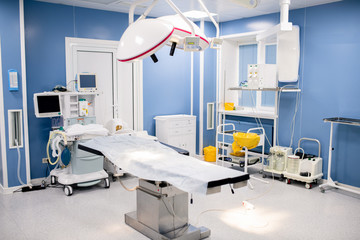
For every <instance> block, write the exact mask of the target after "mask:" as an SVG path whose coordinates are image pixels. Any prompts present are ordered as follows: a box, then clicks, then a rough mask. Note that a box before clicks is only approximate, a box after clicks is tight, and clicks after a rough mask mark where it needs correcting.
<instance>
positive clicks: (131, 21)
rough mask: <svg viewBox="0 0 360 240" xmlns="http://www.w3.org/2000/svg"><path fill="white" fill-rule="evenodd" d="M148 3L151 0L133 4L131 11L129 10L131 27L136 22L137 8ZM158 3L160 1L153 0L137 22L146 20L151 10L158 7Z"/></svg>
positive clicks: (141, 0)
mask: <svg viewBox="0 0 360 240" xmlns="http://www.w3.org/2000/svg"><path fill="white" fill-rule="evenodd" d="M147 1H149V0H138V1H136V2H134V3H133V4H131V6H130V9H129V25H131V24H132V23H133V22H134V12H135V8H136V6H137V5H139V4H141V3H144V2H147ZM157 2H158V0H153V2H152V4H151V5H150V6H149V7H148V8H147V9H146V10H145V12H144V13H143V14H142V15H141V16H140V17H139V18H138V19H137V20H140V19H144V18H146V16H147V15H148V14H149V12H150V11H151V9H152V8H153V7H154V6H155V5H156V3H157ZM137 20H136V21H137Z"/></svg>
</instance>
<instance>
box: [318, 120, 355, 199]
mask: <svg viewBox="0 0 360 240" xmlns="http://www.w3.org/2000/svg"><path fill="white" fill-rule="evenodd" d="M324 122H329V123H331V127H330V144H329V163H328V174H327V182H326V183H325V184H322V185H320V191H321V192H323V193H324V192H325V190H326V187H330V188H338V189H341V190H344V191H348V192H352V193H356V194H360V191H357V190H355V189H351V188H348V187H345V186H339V185H338V182H335V181H334V180H332V178H331V175H330V173H331V160H332V151H333V150H334V149H333V147H332V140H333V128H334V123H337V124H345V125H352V126H360V119H351V118H340V117H335V118H325V119H324Z"/></svg>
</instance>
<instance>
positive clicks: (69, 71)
mask: <svg viewBox="0 0 360 240" xmlns="http://www.w3.org/2000/svg"><path fill="white" fill-rule="evenodd" d="M118 45H119V42H118V41H111V40H99V39H88V38H71V37H65V57H66V83H67V84H68V83H70V81H72V80H73V78H74V77H73V76H74V74H75V70H76V69H74V63H76V62H77V55H76V52H77V51H78V50H81V51H98V52H109V53H113V54H114V55H113V56H116V53H117V48H118ZM131 68H132V82H133V126H134V130H137V131H141V130H143V101H142V99H143V91H142V86H143V77H142V63H133V64H132V66H131ZM117 70H118V68H117V60H116V57H115V58H114V60H113V76H115V79H114V80H115V81H114V92H113V93H114V98H115V99H114V100H115V101H114V107H115V106H117V105H118V96H119V94H120V92H119V85H118V84H119V83H118V81H117V80H116V77H118V73H117ZM115 112H117V111H115ZM116 115H117V113H116V114H115V116H116Z"/></svg>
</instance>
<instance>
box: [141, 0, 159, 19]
mask: <svg viewBox="0 0 360 240" xmlns="http://www.w3.org/2000/svg"><path fill="white" fill-rule="evenodd" d="M157 2H158V0H154V1H153V2H152V3H151V5H150V6H149V7H148V8H147V9H146V10H145V12H144V13H143V14H142V15H141V16H140V17H139V19H138V20H140V19H144V18H146V17H147V15H148V14H149V13H150V11H151V9H152V8H153V7H154V6H155V5H156V4H157ZM138 20H136V21H138Z"/></svg>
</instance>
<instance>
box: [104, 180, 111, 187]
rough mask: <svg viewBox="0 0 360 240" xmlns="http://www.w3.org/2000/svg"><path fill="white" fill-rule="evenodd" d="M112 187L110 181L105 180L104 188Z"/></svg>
mask: <svg viewBox="0 0 360 240" xmlns="http://www.w3.org/2000/svg"><path fill="white" fill-rule="evenodd" d="M109 187H110V181H109V179H108V178H105V179H104V188H109Z"/></svg>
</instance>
